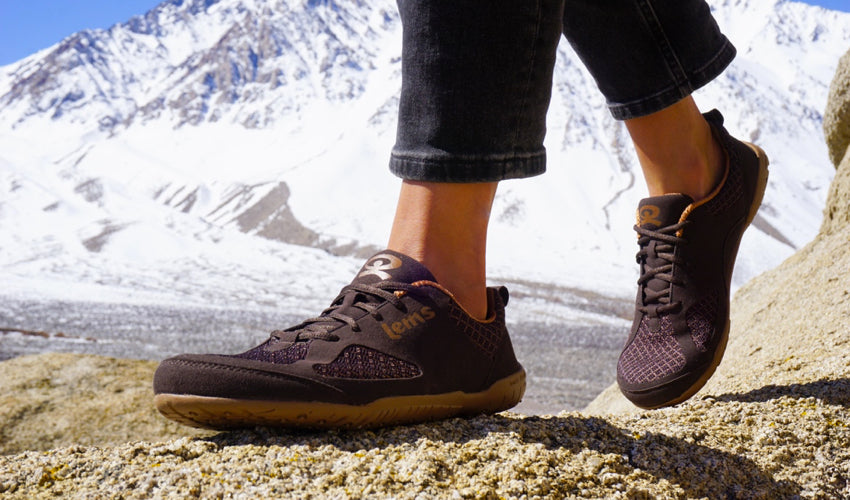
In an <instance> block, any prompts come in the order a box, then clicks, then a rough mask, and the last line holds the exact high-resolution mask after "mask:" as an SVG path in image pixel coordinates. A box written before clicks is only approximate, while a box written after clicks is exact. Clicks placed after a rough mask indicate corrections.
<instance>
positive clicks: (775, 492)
mask: <svg viewBox="0 0 850 500" xmlns="http://www.w3.org/2000/svg"><path fill="white" fill-rule="evenodd" d="M841 64H842V67H841V69H840V70H839V72H838V77H837V78H839V79H842V81H841V82H838V83H837V84H836V83H834V84H833V89H835V88H844V89H846V88H848V86H850V56H845V57H844V58H843V59H842V63H841ZM832 96H833V98H832V100H831V101H830V103H829V107H828V111H827V115H828V116H842V117H843V118H842V120H843V122H842V123H841V124H838V125H835V124H831V125H830V126H831V127H833V128H835V127H837V128H835V130H845V131H846V130H850V115H849V114H848V113H847V112H846V110H847V109H850V104H848V103H850V101H848V99H850V94H848V93H847V92H842V91H836V92H833V93H832ZM842 110H845V111H842ZM842 127H843V128H842ZM827 137H828V138H829V140H830V141H831V144H830V149H831V151H832V150H835V149H836V148H838V149H840V148H842V147H843V148H844V151H843V152H839V153H840V154H833V158H837V157H839V156H840V158H838V160H837V167H838V172H837V174H836V180H835V182H834V183H833V186H832V189H831V191H830V195H829V201H828V205H827V208H826V210H825V212H824V213H825V217H824V223H823V227H822V229H821V232H820V234H819V235H818V237H817V238H816V239H815V240H814V241H813V242H811V243H810V244H809V245H807V246H806V247H805V248H803V249H802V250H800V251H799V252H798V253H797V254H795V255H794V256H793V257H791V258H790V259H788V260H787V261H786V262H785V263H783V264H782V265H781V266H780V267H778V268H777V269H774V270H773V271H770V272H768V273H765V274H764V275H762V276H760V277H758V278H756V279H754V280H753V281H751V282H750V283H749V284H748V285H747V286H745V287H743V288H742V289H741V290H740V291H739V292H738V293H737V294H736V297H735V300H734V302H733V317H732V325H733V326H732V334H731V340H730V344H729V347H728V350H727V355H726V358H725V360H724V362H723V364H722V365H721V366H720V368H719V369H718V371H717V373H716V375H715V376H714V378H713V379H712V380H711V382H710V383H709V384H708V385H707V386H706V388H705V389H704V390H703V391H701V392H700V394H699V395H697V396H696V397H695V398H693V399H692V400H691V401H689V402H687V403H685V404H682V405H680V406H678V407H676V408H670V409H665V410H657V411H653V412H645V411H630V412H627V413H612V410H616V409H617V408H618V405H619V403H618V401H617V399H616V398H615V397H613V396H612V394H613V393H612V392H611V391H609V392H607V393H606V394H603V395H602V396H600V398H599V399H598V400H597V401H595V402H594V403H592V405H591V407H589V409H588V411H587V412H580V413H562V414H559V415H557V416H547V417H524V416H521V415H515V414H511V413H504V414H501V415H496V416H490V417H478V418H472V419H452V420H446V421H442V422H436V423H430V424H422V425H416V426H402V427H395V428H389V429H382V430H377V431H344V432H343V431H340V432H316V433H312V432H283V431H272V430H268V429H255V430H250V431H240V432H229V433H221V434H216V435H198V434H197V432H196V431H193V430H190V429H184V428H175V427H172V426H171V425H170V424H169V423H167V422H165V421H164V420H161V419H158V417H155V416H154V415H153V413H152V410H151V409H150V393H149V389H148V384H149V380H150V373H151V370H152V368H153V365H152V364H150V363H145V362H130V361H121V360H109V359H106V358H95V357H88V356H87V357H76V358H75V357H73V356H72V357H66V356H63V355H43V356H37V357H32V358H22V359H18V360H13V361H8V362H4V363H0V367H2V368H0V370H2V371H0V380H2V382H0V384H2V386H0V388H2V394H3V396H2V397H3V400H2V401H0V402H2V404H3V406H2V410H0V418H2V429H3V431H2V439H3V441H2V446H3V451H4V453H17V454H8V455H5V456H0V494H3V495H5V496H8V497H10V498H39V497H54V496H77V497H122V498H148V497H162V498H172V497H173V498H184V497H191V496H197V497H204V498H210V497H215V498H220V497H230V496H234V497H245V498H255V497H275V496H285V495H288V496H293V495H297V496H299V497H304V498H319V497H322V498H324V497H343V498H346V497H362V496H382V497H383V496H392V497H397V498H419V497H421V498H430V497H440V498H443V497H452V498H500V497H526V498H533V497H588V498H694V497H709V498H718V497H720V498H766V499H768V498H769V499H773V498H795V497H803V498H850V273H848V271H847V270H848V269H850V245H848V244H847V242H848V241H850V214H848V212H850V209H848V206H850V154H846V150H847V146H848V144H850V140H848V139H847V137H845V136H844V135H842V133H837V132H830V131H829V130H827ZM42 368H43V369H44V370H46V371H45V372H39V371H38V370H39V369H42ZM38 373H41V374H40V375H38ZM46 374H50V376H47V375H46ZM15 393H17V394H15ZM107 394H108V396H107ZM63 395H65V396H63ZM74 395H76V396H78V397H72V396H74ZM27 401H30V402H27ZM72 409H73V411H72ZM591 413H592V414H591ZM175 436H184V437H180V438H178V439H173V438H174V437H175ZM41 439H44V441H43V442H41V443H40V442H39V440H41ZM145 440H149V441H157V442H149V441H145ZM70 443H75V444H70ZM115 443H123V444H115ZM93 444H96V445H94V446H91V445H93ZM57 446H62V447H59V448H55V447H57ZM24 448H27V449H29V450H31V451H23V452H20V453H18V451H20V450H22V449H24ZM48 448H52V449H49V451H32V450H44V449H48Z"/></svg>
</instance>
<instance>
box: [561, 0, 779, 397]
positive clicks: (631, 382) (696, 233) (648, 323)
mask: <svg viewBox="0 0 850 500" xmlns="http://www.w3.org/2000/svg"><path fill="white" fill-rule="evenodd" d="M614 11H616V13H615V12H614ZM589 26H590V27H589ZM564 31H565V35H566V36H567V38H568V39H569V40H570V42H571V43H572V44H573V47H574V48H575V49H576V51H577V52H578V53H579V55H580V56H581V57H582V59H583V60H584V61H585V63H586V64H587V66H588V68H589V69H590V71H591V73H592V74H593V76H594V77H595V79H596V81H597V83H598V84H599V87H600V90H602V92H603V94H604V95H605V96H606V99H607V100H608V105H609V109H610V110H611V113H612V115H613V116H614V117H615V118H618V119H622V120H625V121H626V127H627V129H628V131H629V133H630V135H631V137H632V140H633V142H634V145H635V148H636V151H637V154H638V159H639V161H640V164H641V167H642V169H643V171H644V175H645V179H646V182H647V187H648V188H649V192H650V195H651V196H650V197H649V198H646V199H644V200H642V201H641V202H640V204H639V207H638V224H637V225H636V226H635V230H636V231H637V232H638V235H639V239H638V244H639V247H640V250H639V252H638V255H637V257H638V262H639V264H640V279H639V280H638V292H637V298H636V307H635V319H634V322H633V325H632V329H631V332H630V334H629V338H628V340H627V342H626V345H625V347H624V349H623V352H622V353H621V355H620V360H619V362H618V368H617V380H618V383H619V385H620V389H621V390H622V392H623V394H624V395H626V397H628V398H629V399H630V400H631V401H632V402H634V403H635V404H636V405H638V406H641V407H644V408H655V407H660V406H667V405H672V404H676V403H679V402H681V401H684V400H685V399H687V398H689V397H690V396H692V395H693V394H694V393H696V392H697V391H698V390H699V389H700V388H701V387H702V386H703V385H704V384H705V382H706V381H707V380H708V378H709V377H710V376H711V374H712V373H713V372H714V370H715V368H716V366H717V365H718V364H719V363H720V360H721V358H722V356H723V351H724V350H725V346H726V341H727V339H728V332H729V288H730V281H731V274H732V268H733V264H734V260H735V255H736V253H737V249H738V244H739V242H740V239H741V236H742V234H743V231H744V229H745V228H746V227H747V225H748V224H749V223H750V221H751V220H752V218H753V217H754V216H755V213H756V210H757V209H758V206H759V204H760V203H761V198H762V196H763V194H764V189H765V184H766V181H767V157H766V156H765V155H764V152H763V151H761V150H760V149H758V148H757V147H755V146H752V145H746V144H744V143H741V142H740V141H737V140H735V139H734V138H732V137H731V136H729V135H728V133H727V132H726V130H725V129H724V128H723V125H722V123H723V120H722V117H721V116H720V115H719V113H716V112H715V113H710V114H707V115H701V114H700V113H699V110H698V109H697V107H696V105H695V104H694V102H693V99H692V98H691V97H690V94H691V92H692V91H693V90H695V89H697V88H699V87H700V86H702V85H705V84H706V83H708V82H709V81H711V79H713V78H714V77H715V76H717V75H718V74H719V73H720V72H721V71H722V70H723V68H724V67H725V66H726V65H727V64H728V63H729V62H730V61H731V59H732V57H733V56H734V53H735V51H734V48H733V47H732V46H731V44H729V42H728V40H726V38H725V37H724V36H723V35H722V34H721V33H720V31H719V30H718V28H717V25H716V23H715V22H714V20H713V19H712V18H711V14H710V10H709V8H708V6H707V5H706V4H705V2H703V1H702V0H607V1H606V0H600V1H596V0H575V1H568V2H567V7H566V8H565V13H564Z"/></svg>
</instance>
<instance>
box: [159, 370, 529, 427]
mask: <svg viewBox="0 0 850 500" xmlns="http://www.w3.org/2000/svg"><path fill="white" fill-rule="evenodd" d="M524 393H525V370H522V369H521V370H520V371H518V372H516V373H514V374H513V375H510V376H508V377H506V378H503V379H502V380H499V381H498V382H496V383H495V384H493V385H492V386H490V388H489V389H487V390H485V391H482V392H477V393H465V392H460V391H458V392H450V393H445V394H430V395H423V396H395V397H387V398H382V399H378V400H376V401H373V402H371V403H368V404H365V405H346V404H336V403H323V402H318V401H317V402H302V401H293V402H287V401H253V400H243V399H228V398H212V397H204V396H191V395H185V394H158V395H156V396H155V397H154V404H155V405H156V408H157V409H158V410H159V412H160V413H162V414H163V415H164V416H165V417H166V418H168V419H170V420H174V421H176V422H180V423H181V424H185V425H189V426H191V427H201V428H207V429H217V430H221V429H233V428H245V427H254V426H268V427H293V428H317V429H329V428H359V427H380V426H387V425H395V424H404V423H413V422H422V421H427V420H436V419H441V418H448V417H453V416H459V415H475V414H482V413H496V412H500V411H503V410H507V409H509V408H512V407H513V406H515V405H516V404H517V403H519V402H520V400H521V399H522V396H523V394H524Z"/></svg>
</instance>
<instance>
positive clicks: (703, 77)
mask: <svg viewBox="0 0 850 500" xmlns="http://www.w3.org/2000/svg"><path fill="white" fill-rule="evenodd" d="M735 54H736V50H735V47H734V46H733V45H732V43H731V42H729V40H725V42H724V43H723V44H722V45H721V46H720V48H719V49H718V51H717V53H716V54H715V55H714V57H712V58H711V59H710V60H709V62H708V63H707V64H705V65H704V66H703V67H701V68H699V69H697V70H695V71H693V72H691V73H690V74H688V75H687V78H686V79H685V80H684V81H681V82H674V84H673V85H671V86H669V87H667V88H665V89H662V90H660V91H658V92H656V93H654V94H650V95H648V96H645V97H642V98H641V99H638V100H635V101H631V102H611V101H609V102H608V103H607V104H608V110H609V111H610V112H611V116H613V117H614V118H615V119H617V120H630V119H632V118H639V117H641V116H646V115H649V114H652V113H655V112H657V111H661V110H662V109H664V108H666V107H668V106H672V105H673V104H676V103H677V102H679V101H681V100H682V99H684V98H685V97H688V96H689V95H691V94H693V93H694V91H696V90H697V89H699V88H702V87H704V86H705V85H707V84H708V83H710V82H711V81H712V80H714V79H715V78H717V77H718V76H719V75H720V74H721V73H722V72H723V70H725V69H726V68H727V67H728V66H729V64H730V63H731V62H732V60H733V59H735Z"/></svg>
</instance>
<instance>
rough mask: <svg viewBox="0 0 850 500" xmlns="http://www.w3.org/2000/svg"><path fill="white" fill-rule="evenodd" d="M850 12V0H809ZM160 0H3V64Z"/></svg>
mask: <svg viewBox="0 0 850 500" xmlns="http://www.w3.org/2000/svg"><path fill="white" fill-rule="evenodd" d="M805 1H806V3H811V4H814V5H822V6H824V7H827V8H830V9H835V10H842V11H845V12H850V0H805ZM158 3H159V1H158V0H0V65H4V64H9V63H12V62H15V61H17V60H18V59H21V58H24V57H26V56H28V55H30V54H32V53H33V52H36V51H38V50H41V49H44V48H47V47H49V46H51V45H53V44H54V43H56V42H59V41H60V40H62V39H63V38H65V37H66V36H68V35H70V34H72V33H74V32H77V31H80V30H82V29H85V28H108V27H109V26H112V25H113V24H115V23H118V22H122V21H126V20H127V19H129V18H130V17H132V16H133V15H135V14H143V13H145V12H147V11H148V10H150V9H151V8H153V7H154V6H156V5H157V4H158Z"/></svg>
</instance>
